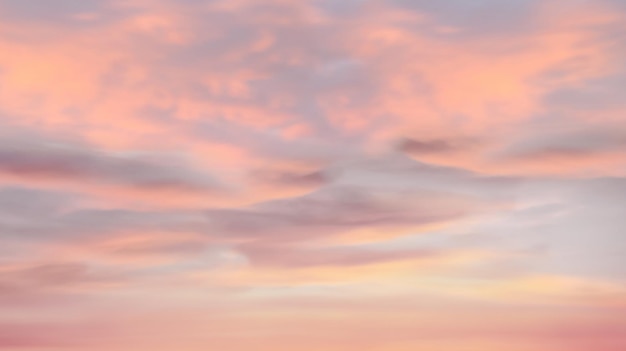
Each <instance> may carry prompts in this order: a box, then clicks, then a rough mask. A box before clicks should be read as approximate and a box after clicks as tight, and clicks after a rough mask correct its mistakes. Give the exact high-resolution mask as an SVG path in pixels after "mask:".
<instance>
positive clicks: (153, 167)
mask: <svg viewBox="0 0 626 351" xmlns="http://www.w3.org/2000/svg"><path fill="white" fill-rule="evenodd" d="M0 173H4V174H8V175H13V176H19V177H21V178H24V179H43V180H49V179H53V180H55V179H56V180H62V181H71V182H91V183H102V184H108V185H118V186H122V187H129V188H134V189H139V190H150V191H158V190H176V191H187V192H208V191H215V190H217V189H218V188H219V186H218V184H217V182H216V181H215V180H214V179H213V178H212V177H211V176H210V175H208V174H206V173H202V172H198V171H195V170H192V169H190V168H189V167H188V166H187V165H185V164H184V163H183V162H181V161H179V160H175V159H172V158H171V157H168V156H167V155H159V154H154V153H153V154H143V155H136V154H135V155H133V154H131V153H125V154H114V153H107V152H103V151H98V150H94V149H88V148H85V147H83V148H78V147H76V146H70V145H65V144H57V143H43V142H23V141H18V140H16V139H13V140H10V141H5V142H3V143H1V144H0Z"/></svg>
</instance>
